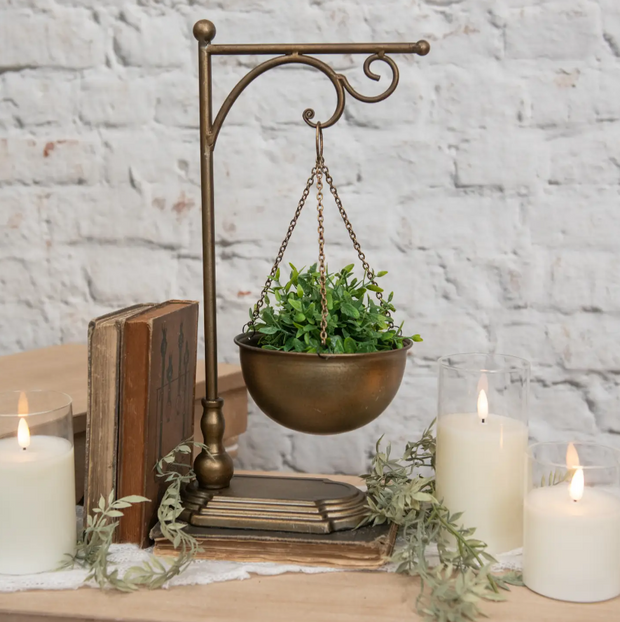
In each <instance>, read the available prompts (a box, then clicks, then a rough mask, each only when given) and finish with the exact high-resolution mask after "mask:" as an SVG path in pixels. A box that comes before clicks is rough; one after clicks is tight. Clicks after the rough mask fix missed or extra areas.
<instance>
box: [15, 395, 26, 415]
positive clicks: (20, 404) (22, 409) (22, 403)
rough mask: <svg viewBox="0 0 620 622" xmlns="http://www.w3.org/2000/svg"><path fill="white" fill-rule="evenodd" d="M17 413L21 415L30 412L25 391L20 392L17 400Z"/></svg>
mask: <svg viewBox="0 0 620 622" xmlns="http://www.w3.org/2000/svg"><path fill="white" fill-rule="evenodd" d="M17 414H18V415H19V416H20V417H21V416H22V415H27V414H28V398H27V397H26V394H25V393H24V392H23V391H22V392H21V393H20V394H19V399H18V400H17Z"/></svg>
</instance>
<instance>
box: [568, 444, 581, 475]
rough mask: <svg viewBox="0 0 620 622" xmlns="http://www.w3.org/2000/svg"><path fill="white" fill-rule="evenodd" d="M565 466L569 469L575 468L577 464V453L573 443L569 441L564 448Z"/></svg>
mask: <svg viewBox="0 0 620 622" xmlns="http://www.w3.org/2000/svg"><path fill="white" fill-rule="evenodd" d="M566 466H567V467H568V468H569V469H576V468H577V467H578V466H579V454H578V453H577V448H576V447H575V445H573V443H569V444H568V448H567V449H566Z"/></svg>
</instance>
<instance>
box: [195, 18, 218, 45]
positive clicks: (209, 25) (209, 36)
mask: <svg viewBox="0 0 620 622" xmlns="http://www.w3.org/2000/svg"><path fill="white" fill-rule="evenodd" d="M194 37H196V39H198V41H200V42H201V43H210V42H211V41H213V39H214V38H215V24H214V23H213V22H210V21H209V20H208V19H201V20H200V21H197V22H196V23H195V24H194Z"/></svg>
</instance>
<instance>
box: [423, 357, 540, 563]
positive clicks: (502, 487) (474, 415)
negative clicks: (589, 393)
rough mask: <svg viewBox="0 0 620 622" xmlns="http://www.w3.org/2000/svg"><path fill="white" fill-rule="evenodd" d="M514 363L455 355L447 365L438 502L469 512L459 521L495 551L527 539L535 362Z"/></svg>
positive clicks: (440, 419)
mask: <svg viewBox="0 0 620 622" xmlns="http://www.w3.org/2000/svg"><path fill="white" fill-rule="evenodd" d="M472 359H473V360H472ZM507 359H508V360H507ZM513 359H514V357H502V356H500V355H490V356H486V355H455V356H451V357H446V358H444V359H442V360H441V361H440V365H441V367H440V370H441V372H440V387H439V391H440V396H439V405H440V408H439V417H438V420H437V453H436V458H435V472H436V492H437V497H438V498H439V499H441V500H443V502H444V504H445V505H446V507H447V508H448V509H449V510H450V511H451V512H452V513H456V512H462V513H463V515H462V517H461V519H460V520H459V522H460V523H461V524H462V525H463V526H464V527H473V528H475V529H476V532H475V536H474V537H475V538H476V539H478V540H482V541H483V542H485V543H486V544H487V545H488V550H489V552H490V553H491V554H494V553H495V554H497V553H502V552H506V551H510V550H512V549H515V548H518V547H520V546H521V545H522V542H523V496H524V492H525V472H526V471H525V466H526V452H527V443H528V430H527V425H526V420H527V419H526V417H527V385H528V381H529V364H528V363H527V361H522V360H521V359H514V360H513ZM474 396H475V397H474ZM467 403H469V404H470V405H471V406H472V407H473V408H471V411H470V412H467V410H466V409H465V408H463V406H465V407H466V406H467ZM495 406H497V408H499V409H500V410H501V411H502V414H498V413H496V412H493V409H494V407H495ZM511 407H512V408H513V409H514V413H511V414H513V416H509V415H508V413H509V411H510V408H511ZM458 408H463V410H461V411H460V412H459V410H457V409H458ZM474 409H475V410H474ZM490 409H491V412H490ZM472 411H473V412H472Z"/></svg>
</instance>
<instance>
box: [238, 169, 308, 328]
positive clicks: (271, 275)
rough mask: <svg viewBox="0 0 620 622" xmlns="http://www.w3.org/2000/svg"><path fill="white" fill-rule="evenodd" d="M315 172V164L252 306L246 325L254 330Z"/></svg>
mask: <svg viewBox="0 0 620 622" xmlns="http://www.w3.org/2000/svg"><path fill="white" fill-rule="evenodd" d="M317 165H318V160H317ZM316 174H317V166H315V167H314V168H313V169H312V172H311V173H310V177H308V181H307V182H306V187H305V188H304V191H303V193H302V195H301V199H299V203H298V204H297V209H296V210H295V215H294V216H293V219H292V220H291V222H290V224H289V226H288V231H287V232H286V236H285V238H284V240H283V241H282V244H281V245H280V250H279V251H278V256H277V257H276V260H275V262H274V264H273V267H272V268H271V272H270V273H269V276H268V277H267V280H266V281H265V285H264V287H263V291H262V292H261V295H260V298H259V300H258V302H257V303H256V305H255V306H254V311H253V312H252V319H251V320H250V321H249V322H248V326H251V327H252V329H253V330H254V331H255V330H256V329H255V327H256V320H258V316H259V314H260V310H261V308H262V306H263V305H264V304H265V296H266V295H267V291H268V290H269V287H270V286H271V283H272V281H273V280H274V279H275V277H276V273H277V272H278V268H279V266H280V262H281V261H282V258H283V257H284V252H285V251H286V247H287V246H288V243H289V240H290V239H291V236H292V235H293V231H294V230H295V225H297V220H298V219H299V216H300V215H301V210H302V209H303V208H304V205H305V204H306V199H307V198H308V195H309V194H310V188H312V184H314V178H315V176H316Z"/></svg>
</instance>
